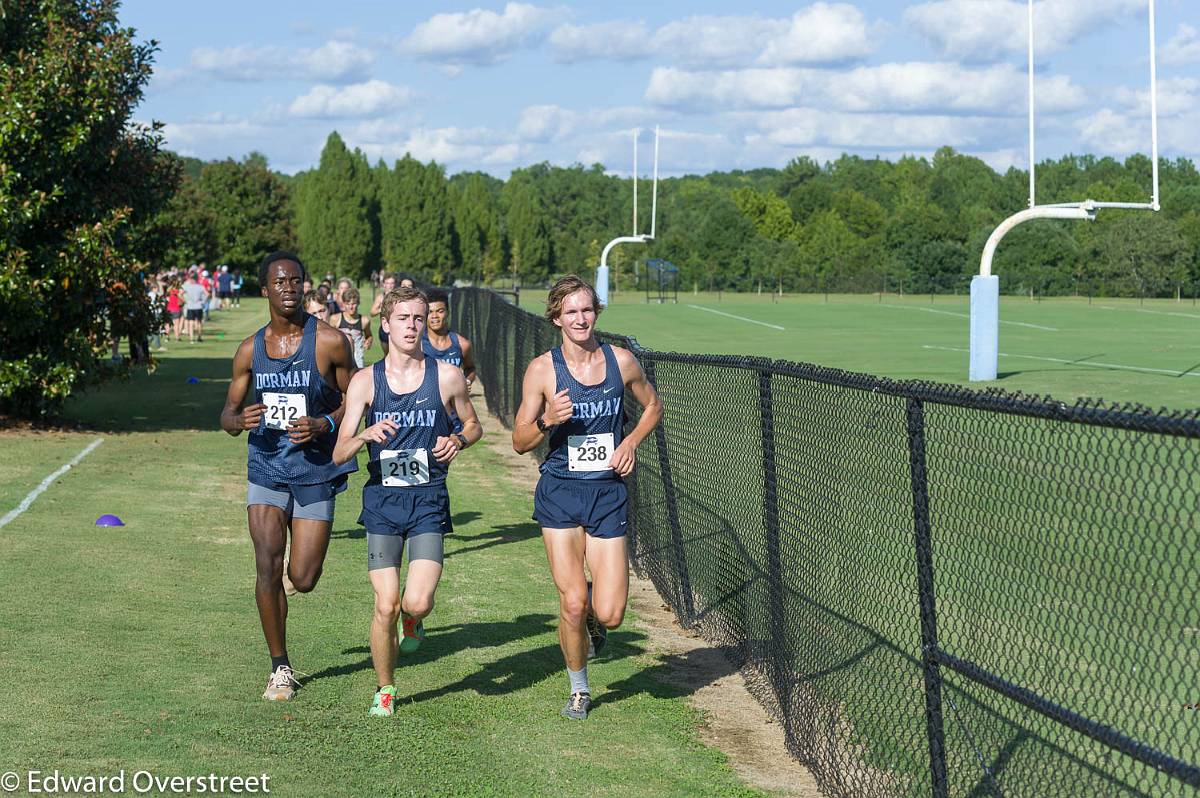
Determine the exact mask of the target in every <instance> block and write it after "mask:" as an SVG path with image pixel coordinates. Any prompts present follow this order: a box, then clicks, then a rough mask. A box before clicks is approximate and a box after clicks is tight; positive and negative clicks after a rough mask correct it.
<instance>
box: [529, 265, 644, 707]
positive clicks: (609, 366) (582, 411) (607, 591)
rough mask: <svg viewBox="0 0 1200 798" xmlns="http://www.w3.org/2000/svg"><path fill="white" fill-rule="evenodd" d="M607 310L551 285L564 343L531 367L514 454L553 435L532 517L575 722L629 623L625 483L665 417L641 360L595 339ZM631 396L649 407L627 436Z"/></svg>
mask: <svg viewBox="0 0 1200 798" xmlns="http://www.w3.org/2000/svg"><path fill="white" fill-rule="evenodd" d="M601 310H602V308H601V306H600V301H599V299H598V298H597V296H596V291H595V289H593V288H592V287H591V286H590V285H588V284H587V283H586V282H584V281H583V280H581V279H580V278H578V277H576V276H575V275H573V274H572V275H568V276H566V277H563V278H562V279H560V280H559V281H558V282H556V283H555V284H554V287H553V288H551V289H550V296H549V298H548V299H547V302H546V318H547V319H549V320H550V321H551V322H552V323H553V324H554V325H555V326H556V327H558V328H559V331H560V332H561V334H562V344H561V345H559V346H556V347H554V348H553V349H551V350H550V351H549V352H546V353H544V354H542V355H539V356H538V357H536V358H534V359H533V360H532V361H531V362H530V364H529V367H528V369H526V371H525V380H524V383H523V387H522V393H521V406H520V407H519V408H518V409H517V415H516V419H515V420H514V423H513V433H512V441H513V449H515V450H516V451H517V452H519V453H521V454H524V453H525V452H530V451H533V450H534V449H536V448H537V447H538V446H539V445H540V444H541V443H542V441H543V440H544V439H546V438H547V437H548V438H549V447H548V454H547V456H546V459H545V461H544V462H543V463H542V465H541V472H542V476H541V478H540V479H539V480H538V484H537V489H536V490H535V492H534V497H533V517H534V520H536V521H537V522H538V524H539V525H540V526H541V527H542V541H543V542H544V543H545V545H546V554H547V555H548V557H549V560H550V573H551V575H552V576H553V577H554V584H555V586H556V587H557V588H558V605H559V628H558V639H559V645H560V647H561V648H562V652H563V659H564V660H565V661H566V665H567V677H568V679H569V681H570V685H571V686H570V697H569V698H568V699H567V705H566V706H565V707H564V708H563V710H562V715H563V716H564V717H566V718H571V719H574V720H583V719H584V718H586V717H587V715H588V710H589V709H590V708H591V701H592V696H591V688H590V687H589V686H588V673H587V662H588V657H589V655H592V656H594V655H596V654H599V653H600V651H601V649H602V648H603V647H604V643H605V641H606V640H607V638H608V629H611V628H614V627H617V626H620V625H621V621H622V620H623V619H624V617H625V604H626V601H627V599H628V596H629V561H628V552H627V550H626V543H625V528H626V524H627V520H628V504H629V495H628V493H627V491H626V488H625V481H624V478H625V477H627V476H629V475H630V474H631V473H633V466H634V461H635V458H636V456H637V447H638V444H640V443H641V442H642V440H643V439H645V437H646V436H647V435H649V434H650V431H651V430H652V429H654V427H655V426H656V425H657V424H658V422H659V419H660V418H662V405H661V404H660V403H659V400H658V394H657V393H656V392H655V390H654V386H652V385H651V384H650V382H649V381H648V380H647V379H646V375H645V374H644V373H643V372H642V367H641V365H640V364H639V363H638V361H637V359H636V358H635V357H634V356H633V355H632V354H631V353H630V352H629V351H628V350H627V349H622V348H620V347H615V346H610V345H608V344H601V343H599V342H598V341H597V340H596V316H597V315H598V314H599V313H600V311H601ZM627 390H628V391H630V392H631V393H632V394H633V395H634V397H635V398H636V399H637V401H638V402H639V403H640V404H641V405H642V407H643V408H644V410H643V411H642V416H641V418H640V419H639V420H638V423H637V426H636V427H634V428H633V429H632V430H631V431H630V432H629V434H628V435H625V434H624V422H625V391H627ZM585 562H586V563H587V566H588V569H589V570H590V571H591V574H592V582H591V584H589V583H588V581H587V576H586V574H585V573H584V563H585ZM589 648H590V652H589Z"/></svg>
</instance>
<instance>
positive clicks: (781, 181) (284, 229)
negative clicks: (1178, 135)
mask: <svg viewBox="0 0 1200 798" xmlns="http://www.w3.org/2000/svg"><path fill="white" fill-rule="evenodd" d="M187 171H188V172H189V173H190V174H194V176H185V178H184V180H183V187H182V188H181V190H180V192H179V194H178V195H177V197H176V199H175V200H174V201H173V203H172V208H173V212H172V213H173V214H174V215H173V216H172V219H171V222H170V224H171V225H172V226H174V228H175V229H177V230H178V231H179V234H178V236H177V237H176V245H175V246H176V250H175V252H174V256H175V258H176V260H177V261H178V262H179V263H183V262H197V261H201V260H206V261H213V260H218V261H221V262H229V263H235V264H238V265H242V266H248V265H250V264H252V263H253V261H254V253H256V252H260V251H263V250H264V249H266V248H268V242H269V241H274V242H283V243H287V244H290V245H293V246H295V247H296V248H297V249H298V251H299V252H300V254H301V256H302V257H304V258H305V259H306V261H307V262H309V263H310V264H311V265H312V266H313V268H314V269H315V270H317V271H319V272H321V273H326V272H328V273H333V274H337V275H349V276H353V277H357V278H364V277H366V276H367V275H369V274H371V273H372V272H377V271H383V270H388V271H400V272H405V273H410V274H416V275H420V276H422V277H424V278H425V279H427V280H429V281H431V282H435V283H443V282H449V281H452V280H455V279H460V280H469V281H473V282H482V283H487V284H496V283H499V282H511V281H517V282H520V283H525V284H539V283H543V282H545V281H546V280H548V279H550V278H551V277H553V276H554V275H557V274H561V273H565V272H571V271H575V272H580V273H583V274H590V273H591V272H592V270H593V269H594V268H595V267H596V266H597V265H598V264H599V261H600V252H601V249H602V248H603V246H604V245H605V244H606V243H607V242H608V241H609V240H610V239H612V238H613V237H615V236H617V235H623V234H628V233H629V232H631V230H632V224H633V222H632V214H633V208H632V186H631V181H630V180H629V179H628V178H624V179H622V178H619V177H616V176H613V175H610V174H608V173H607V172H606V169H605V167H604V166H603V165H601V164H593V165H591V166H583V165H580V164H576V165H574V166H569V167H560V166H552V165H550V164H546V163H542V164H536V165H533V166H529V167H526V168H521V169H516V170H514V171H513V172H512V174H511V176H510V177H509V178H508V179H507V180H500V179H498V178H496V177H493V176H491V175H487V174H484V173H480V172H462V173H459V174H455V175H447V173H446V170H445V168H444V167H443V166H441V165H440V164H437V163H434V162H430V163H422V162H420V161H418V160H416V159H414V158H413V157H411V156H409V155H406V156H405V157H403V158H401V159H399V160H396V161H394V162H393V163H392V164H390V165H389V164H388V163H386V162H384V161H382V160H381V161H378V162H376V163H375V164H374V165H372V164H371V163H370V162H369V160H368V158H367V156H366V155H364V154H363V153H362V152H361V151H359V150H357V149H356V150H351V149H349V148H348V147H347V146H346V145H345V143H344V142H343V140H342V139H341V137H340V136H339V135H338V134H337V133H336V132H334V133H331V134H330V136H329V138H328V140H327V142H326V144H325V147H324V150H323V151H322V153H321V159H320V163H319V165H318V166H317V167H316V168H314V169H311V170H308V171H305V172H301V173H299V174H297V175H295V176H293V177H288V176H285V175H278V174H274V173H272V172H270V170H269V169H268V168H267V164H266V162H265V159H263V158H262V156H259V155H251V156H249V157H247V158H246V159H244V160H243V161H240V162H234V161H232V160H227V161H220V162H214V163H208V164H199V163H198V162H197V163H193V164H189V168H188V169H187ZM1160 173H1161V186H1162V188H1161V194H1162V211H1161V212H1160V213H1157V214H1152V213H1147V212H1144V211H1128V210H1104V211H1101V212H1100V213H1099V214H1098V216H1097V218H1096V220H1095V222H1093V223H1081V222H1060V221H1034V222H1027V223H1025V224H1024V225H1021V226H1019V227H1017V228H1016V229H1015V230H1014V231H1013V232H1011V233H1010V234H1009V235H1008V236H1007V237H1006V238H1005V239H1004V241H1003V243H1002V244H1001V246H1000V248H999V250H998V253H997V257H996V261H995V264H994V269H995V272H996V273H997V274H999V275H1001V285H1002V288H1003V290H1005V291H1008V292H1020V293H1026V292H1030V291H1032V292H1036V293H1038V294H1068V293H1081V292H1098V293H1101V294H1104V295H1123V296H1163V295H1171V294H1173V293H1176V292H1179V291H1188V292H1192V291H1195V290H1196V285H1197V282H1198V281H1200V255H1198V253H1200V173H1198V172H1197V169H1196V166H1195V164H1194V163H1193V162H1192V161H1190V160H1187V159H1182V158H1181V159H1178V160H1174V161H1168V160H1163V161H1162V162H1161V163H1160ZM1037 178H1038V179H1037V184H1038V202H1039V203H1051V202H1067V201H1077V200H1082V199H1094V200H1099V201H1122V202H1146V201H1148V200H1149V195H1150V184H1151V163H1150V160H1149V159H1148V158H1146V157H1145V156H1143V155H1133V156H1130V157H1128V158H1126V159H1125V160H1124V161H1118V160H1116V159H1113V158H1101V157H1096V156H1091V155H1082V156H1076V155H1071V156H1065V157H1063V158H1060V159H1057V160H1048V161H1045V162H1043V163H1041V164H1039V166H1038V170H1037ZM644 183H645V185H643V186H642V188H641V196H642V197H643V198H646V197H648V195H649V188H650V185H649V181H644ZM1027 191H1028V173H1027V172H1026V171H1024V170H1020V169H1015V168H1011V169H1008V170H1007V171H1005V172H1004V173H1002V174H1001V173H997V172H996V171H995V170H993V169H992V168H991V167H989V166H988V165H987V164H986V163H984V162H983V161H981V160H979V159H978V158H974V157H972V156H969V155H964V154H962V153H958V152H955V151H954V150H953V149H951V148H949V147H944V148H942V149H940V150H938V151H937V152H936V153H935V154H934V155H933V156H932V158H919V157H905V158H901V159H900V160H898V161H887V160H883V159H866V158H861V157H858V156H853V155H843V156H842V157H841V158H838V159H837V160H835V161H831V162H828V163H824V164H822V163H818V162H816V161H814V160H812V159H810V158H808V157H799V158H796V159H794V160H792V161H791V162H790V163H788V164H787V165H786V166H785V167H784V168H782V169H767V168H763V169H754V170H750V171H731V172H714V173H710V174H707V175H702V176H699V175H689V176H686V177H679V178H669V179H664V180H661V181H660V184H659V198H658V211H659V218H658V220H657V228H658V239H657V240H656V241H654V242H653V243H652V244H650V245H649V246H648V247H634V248H630V247H617V248H616V249H615V250H614V251H613V253H612V254H611V255H610V264H609V265H610V267H611V272H612V279H613V281H614V285H615V287H616V288H617V289H618V290H620V289H626V290H628V289H631V288H634V287H636V286H635V280H636V279H637V278H638V276H639V275H644V269H643V268H642V266H641V264H642V262H643V261H644V259H646V258H663V259H666V260H668V261H670V262H672V263H673V264H675V265H676V266H677V267H678V268H679V276H678V280H679V283H680V287H681V288H682V289H684V290H690V289H699V290H710V291H711V290H732V291H752V290H758V291H763V290H765V291H780V292H814V291H880V290H884V291H893V292H901V293H903V292H905V291H907V292H913V293H924V292H949V291H955V290H965V287H966V285H967V283H968V281H969V279H970V276H971V275H972V274H974V273H976V272H977V271H978V268H979V259H980V255H981V253H982V250H983V247H984V243H985V242H986V240H987V238H988V236H989V235H990V234H991V232H992V231H993V230H994V229H995V227H996V226H997V225H998V224H999V223H1000V222H1001V221H1003V220H1004V219H1005V218H1006V217H1008V216H1009V215H1011V214H1012V213H1014V212H1016V211H1018V210H1020V209H1022V208H1023V207H1025V206H1026V204H1027ZM640 210H641V217H642V218H641V220H640V223H639V229H640V230H641V231H642V232H644V231H645V230H646V229H648V227H649V222H650V219H649V203H648V202H643V204H642V206H641V209H640Z"/></svg>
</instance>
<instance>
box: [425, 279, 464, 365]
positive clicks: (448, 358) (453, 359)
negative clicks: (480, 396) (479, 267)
mask: <svg viewBox="0 0 1200 798" xmlns="http://www.w3.org/2000/svg"><path fill="white" fill-rule="evenodd" d="M449 316H450V297H449V295H447V294H446V292H445V291H443V290H441V289H440V288H435V289H434V290H432V291H430V292H429V322H428V324H426V326H425V335H424V337H422V338H421V349H422V351H424V352H425V354H427V355H429V356H430V357H435V358H437V359H438V360H441V361H442V362H444V363H449V364H450V365H452V366H458V367H459V368H460V369H462V372H463V376H465V377H466V378H467V387H470V386H471V385H473V384H474V383H475V354H474V352H473V351H472V349H471V341H470V339H468V338H467V336H465V335H463V334H461V333H456V332H452V331H451V330H450V324H449Z"/></svg>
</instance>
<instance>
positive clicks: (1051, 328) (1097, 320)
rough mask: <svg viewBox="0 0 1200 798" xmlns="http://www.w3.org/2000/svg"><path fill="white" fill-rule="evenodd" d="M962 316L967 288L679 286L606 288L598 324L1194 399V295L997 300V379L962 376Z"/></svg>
mask: <svg viewBox="0 0 1200 798" xmlns="http://www.w3.org/2000/svg"><path fill="white" fill-rule="evenodd" d="M544 303H545V295H544V293H543V292H541V291H535V290H532V289H529V290H526V291H523V292H522V295H521V304H522V306H523V307H525V308H526V309H528V310H531V311H533V312H535V313H539V314H540V313H541V311H542V310H543V309H544V307H545V304H544ZM713 311H719V312H720V313H716V312H713ZM969 313H970V304H969V300H968V298H967V297H965V296H937V297H934V298H933V299H932V300H931V299H930V297H929V296H928V295H922V296H905V297H899V296H895V295H884V296H883V297H879V296H878V295H876V294H867V295H830V296H829V297H828V298H826V297H824V296H823V295H819V294H817V295H802V296H789V297H785V298H784V299H782V300H779V301H778V302H775V301H773V300H772V299H771V297H770V296H769V295H767V294H763V295H761V296H760V295H757V294H740V295H739V294H724V295H721V296H720V297H718V296H717V295H716V294H703V293H702V294H698V295H697V294H691V293H683V292H680V294H679V303H678V304H664V305H659V304H657V303H654V304H647V303H646V301H645V296H644V295H643V294H635V293H631V292H624V293H621V294H616V295H613V301H612V302H611V304H610V306H609V308H608V309H607V310H606V311H605V312H604V315H602V316H601V317H600V322H599V326H600V327H601V328H602V329H604V330H608V331H611V332H617V333H623V334H625V335H632V336H634V337H635V338H637V339H638V342H639V343H641V344H642V346H645V347H648V348H651V349H658V350H662V351H676V352H695V353H704V354H736V355H756V356H761V357H767V358H779V359H783V360H792V361H801V362H807V363H816V364H818V365H822V366H828V367H831V368H838V369H844V370H847V371H857V372H865V373H868V374H875V375H878V376H882V377H891V378H894V379H901V380H932V381H936V382H948V383H959V384H964V385H967V384H970V385H971V386H972V387H975V388H988V387H998V388H1002V389H1004V390H1006V391H1021V392H1024V393H1032V394H1039V395H1040V394H1051V395H1052V396H1054V397H1055V398H1057V399H1063V400H1067V401H1071V400H1073V399H1075V398H1078V397H1092V398H1103V399H1106V400H1109V401H1113V402H1139V403H1142V404H1145V405H1149V406H1151V407H1154V408H1155V409H1157V408H1159V407H1164V406H1165V407H1168V408H1171V409H1192V408H1196V407H1200V307H1197V306H1194V305H1193V304H1192V302H1191V301H1190V300H1185V301H1183V302H1175V301H1174V300H1147V301H1146V302H1144V303H1142V302H1139V301H1138V300H1130V299H1094V300H1092V301H1091V302H1090V303H1089V301H1088V299H1087V298H1086V297H1082V298H1071V297H1063V298H1054V299H1046V300H1044V301H1030V300H1029V298H1028V297H1016V296H1004V297H1001V300H1000V320H1001V321H1000V352H1001V355H1000V359H999V379H997V380H996V381H994V382H987V383H968V381H967V369H968V360H969V354H968V349H969V346H970V343H969V336H970V321H969ZM720 314H731V315H732V316H739V317H741V318H730V316H726V315H720ZM764 325H774V327H770V326H764ZM775 327H782V328H783V329H782V330H780V329H775Z"/></svg>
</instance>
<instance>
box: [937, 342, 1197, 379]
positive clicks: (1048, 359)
mask: <svg viewBox="0 0 1200 798" xmlns="http://www.w3.org/2000/svg"><path fill="white" fill-rule="evenodd" d="M921 348H922V349H940V350H942V351H943V352H968V353H969V352H970V351H971V350H970V349H959V348H958V347H955V346H930V345H929V344H923V345H922V346H921ZM999 354H1000V357H1019V358H1023V359H1025V360H1044V361H1046V362H1048V363H1066V364H1068V365H1072V366H1098V367H1100V368H1106V369H1117V370H1119V371H1145V372H1147V373H1150V374H1170V375H1171V376H1172V377H1200V371H1173V370H1171V369H1152V368H1149V367H1147V366H1122V365H1120V364H1119V363H1100V362H1098V361H1096V360H1087V359H1082V360H1064V359H1062V358H1058V357H1041V356H1039V355H1010V354H1008V353H1007V352H1000V353H999Z"/></svg>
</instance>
